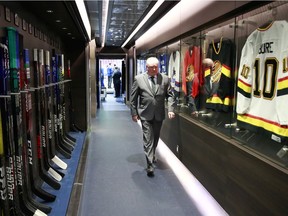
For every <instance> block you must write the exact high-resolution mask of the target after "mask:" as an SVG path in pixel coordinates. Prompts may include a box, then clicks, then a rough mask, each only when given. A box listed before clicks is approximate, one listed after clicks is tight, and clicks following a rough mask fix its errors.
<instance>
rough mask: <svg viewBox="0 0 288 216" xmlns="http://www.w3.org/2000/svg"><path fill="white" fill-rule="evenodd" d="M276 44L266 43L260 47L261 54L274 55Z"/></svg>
mask: <svg viewBox="0 0 288 216" xmlns="http://www.w3.org/2000/svg"><path fill="white" fill-rule="evenodd" d="M273 43H274V42H266V43H263V44H261V45H260V48H259V52H258V53H259V54H265V53H273V50H272V44H273Z"/></svg>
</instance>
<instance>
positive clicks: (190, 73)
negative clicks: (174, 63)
mask: <svg viewBox="0 0 288 216" xmlns="http://www.w3.org/2000/svg"><path fill="white" fill-rule="evenodd" d="M193 79H194V66H193V65H192V64H190V65H188V67H187V71H186V81H187V82H191V81H192V80H193Z"/></svg>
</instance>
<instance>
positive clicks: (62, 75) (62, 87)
mask: <svg viewBox="0 0 288 216" xmlns="http://www.w3.org/2000/svg"><path fill="white" fill-rule="evenodd" d="M58 68H59V71H58V73H59V75H58V77H59V83H60V85H59V87H60V99H59V103H60V113H61V116H62V121H61V122H60V124H62V125H61V126H60V134H61V137H62V140H63V141H64V142H65V143H67V145H70V146H71V149H72V150H73V149H74V147H75V141H72V140H70V139H69V138H68V137H67V136H66V134H67V133H66V130H65V128H66V124H65V123H66V114H65V113H66V112H65V109H66V103H65V83H66V81H65V80H64V78H65V72H64V71H65V69H64V68H65V67H64V55H63V54H61V55H59V62H58Z"/></svg>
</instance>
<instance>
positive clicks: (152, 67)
mask: <svg viewBox="0 0 288 216" xmlns="http://www.w3.org/2000/svg"><path fill="white" fill-rule="evenodd" d="M147 68H149V69H154V68H158V66H156V65H154V66H147Z"/></svg>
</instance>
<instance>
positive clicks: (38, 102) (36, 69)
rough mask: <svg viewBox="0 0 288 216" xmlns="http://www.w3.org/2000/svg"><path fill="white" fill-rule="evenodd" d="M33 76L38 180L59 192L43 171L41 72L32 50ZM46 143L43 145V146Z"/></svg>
mask: <svg viewBox="0 0 288 216" xmlns="http://www.w3.org/2000/svg"><path fill="white" fill-rule="evenodd" d="M33 71H34V73H33V75H34V87H35V94H34V98H35V104H36V107H35V114H36V137H37V156H38V161H39V174H40V178H41V179H42V180H43V181H45V182H46V183H47V184H48V185H50V186H51V187H52V188H54V189H56V190H59V189H60V187H61V184H60V183H59V182H58V181H56V180H55V179H53V178H51V177H50V175H49V174H48V172H47V171H46V170H45V165H44V163H45V161H44V154H43V139H42V138H43V133H45V129H44V130H42V128H43V127H45V126H44V125H43V116H42V115H41V98H40V96H41V88H40V86H39V84H40V80H41V74H40V73H41V72H42V71H40V69H39V62H38V50H37V49H34V50H33ZM45 144H46V143H44V145H45Z"/></svg>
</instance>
